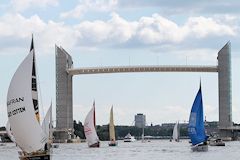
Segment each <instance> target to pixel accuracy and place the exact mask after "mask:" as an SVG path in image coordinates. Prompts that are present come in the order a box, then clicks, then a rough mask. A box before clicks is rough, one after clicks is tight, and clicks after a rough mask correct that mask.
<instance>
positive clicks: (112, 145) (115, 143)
mask: <svg viewBox="0 0 240 160" xmlns="http://www.w3.org/2000/svg"><path fill="white" fill-rule="evenodd" d="M117 145H118V143H117V142H110V143H108V146H110V147H114V146H117Z"/></svg>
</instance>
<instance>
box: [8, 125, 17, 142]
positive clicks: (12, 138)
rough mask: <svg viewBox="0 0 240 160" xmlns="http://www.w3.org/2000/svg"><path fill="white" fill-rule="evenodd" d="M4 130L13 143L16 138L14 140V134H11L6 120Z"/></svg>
mask: <svg viewBox="0 0 240 160" xmlns="http://www.w3.org/2000/svg"><path fill="white" fill-rule="evenodd" d="M6 131H7V134H8V137H9V138H10V139H11V141H13V142H14V143H15V142H16V140H15V138H14V136H13V135H12V131H11V127H10V123H9V121H7V124H6Z"/></svg>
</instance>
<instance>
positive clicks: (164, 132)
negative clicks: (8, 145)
mask: <svg viewBox="0 0 240 160" xmlns="http://www.w3.org/2000/svg"><path fill="white" fill-rule="evenodd" d="M73 124H74V134H75V136H76V137H79V138H80V139H85V135H84V131H83V124H82V122H80V121H76V120H74V122H73ZM174 125H175V123H163V124H161V125H150V126H145V128H144V134H145V138H146V139H170V138H172V132H173V127H174ZM179 125H180V139H186V138H188V132H187V125H188V123H180V124H179ZM205 127H206V130H207V133H208V134H209V135H210V134H211V133H217V132H218V123H217V122H205ZM5 130H6V129H5V127H0V131H5ZM96 130H97V134H98V136H99V139H100V140H101V141H108V140H109V133H108V132H109V131H108V124H107V125H101V126H100V125H97V126H96ZM115 131H116V133H115V134H116V138H117V139H118V140H121V139H123V138H124V137H125V136H126V135H127V134H128V133H130V134H131V135H132V136H135V137H136V139H141V137H142V128H139V127H135V126H125V125H121V126H120V125H117V126H115ZM1 139H2V141H3V142H4V141H5V142H9V141H10V139H9V138H8V137H7V136H3V137H1Z"/></svg>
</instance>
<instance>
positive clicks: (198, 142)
mask: <svg viewBox="0 0 240 160" xmlns="http://www.w3.org/2000/svg"><path fill="white" fill-rule="evenodd" d="M188 135H189V137H190V139H191V143H192V146H191V149H192V151H208V145H207V139H208V137H207V136H206V134H205V128H204V120H203V102H202V91H201V83H200V87H199V90H198V93H197V95H196V97H195V100H194V103H193V105H192V109H191V113H190V117H189V124H188Z"/></svg>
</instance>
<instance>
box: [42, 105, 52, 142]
mask: <svg viewBox="0 0 240 160" xmlns="http://www.w3.org/2000/svg"><path fill="white" fill-rule="evenodd" d="M51 121H52V104H51V105H50V107H49V109H48V111H47V114H46V115H45V117H44V120H43V122H42V129H43V131H44V133H45V134H46V135H47V137H48V138H49V139H51V133H50V131H51V128H52V127H51V125H52V123H51Z"/></svg>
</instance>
